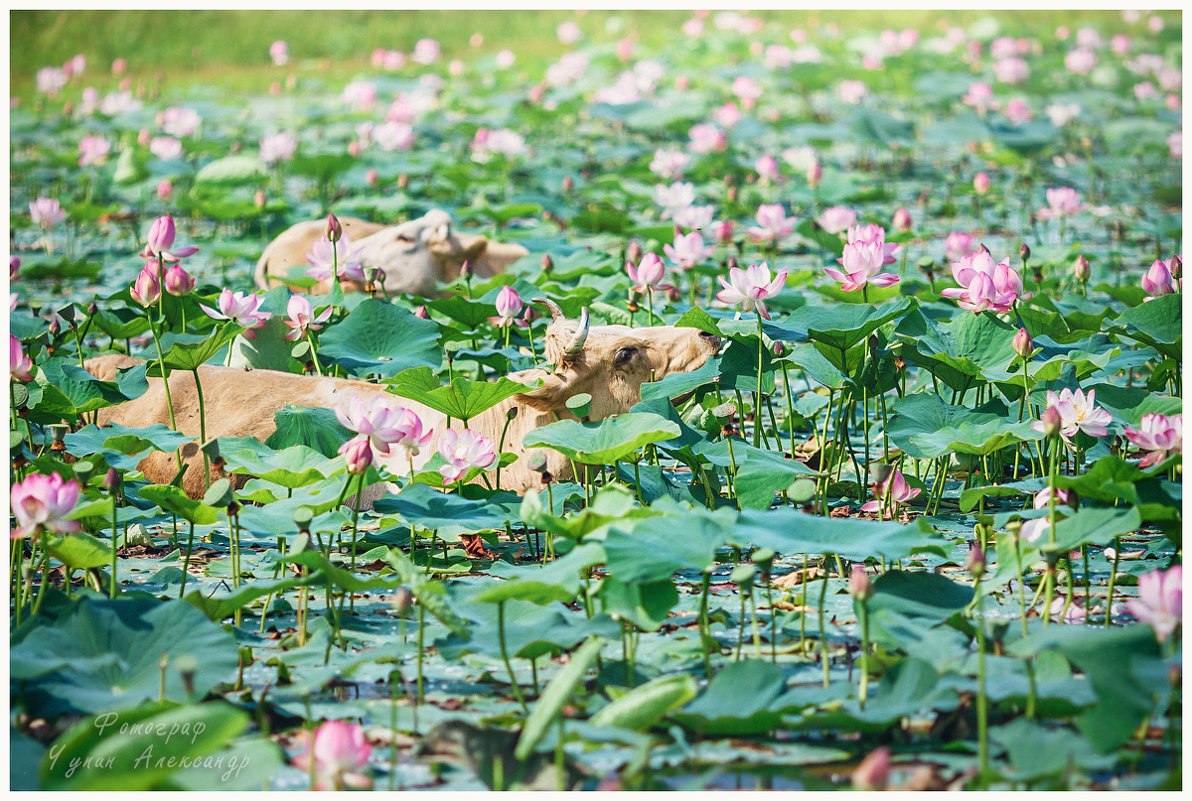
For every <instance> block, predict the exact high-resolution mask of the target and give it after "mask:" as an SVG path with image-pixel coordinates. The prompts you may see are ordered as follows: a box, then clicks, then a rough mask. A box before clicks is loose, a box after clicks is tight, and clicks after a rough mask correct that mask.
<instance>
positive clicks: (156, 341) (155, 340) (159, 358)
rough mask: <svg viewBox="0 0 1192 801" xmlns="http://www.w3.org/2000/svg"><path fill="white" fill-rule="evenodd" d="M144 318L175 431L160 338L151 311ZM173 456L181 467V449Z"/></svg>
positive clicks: (172, 404) (172, 403) (167, 376)
mask: <svg viewBox="0 0 1192 801" xmlns="http://www.w3.org/2000/svg"><path fill="white" fill-rule="evenodd" d="M145 318H146V319H147V320H148V321H149V331H150V332H151V333H152V334H153V344H154V345H155V346H156V347H157V364H158V366H159V367H160V369H161V385H162V388H163V389H165V393H166V409H168V410H169V412H170V428H172V429H173V430H175V431H177V430H178V422H177V421H176V420H175V419H174V401H173V399H172V398H171V397H170V374H169V373H167V372H166V359H165V356H163V355H162V352H161V340H160V339H158V338H157V328H156V326H154V325H153V313H152V312H149V311H147V312H146V313H145ZM174 458H175V459H177V460H178V469H179V470H181V469H182V451H181V450H180V449H177V450H175V451H174Z"/></svg>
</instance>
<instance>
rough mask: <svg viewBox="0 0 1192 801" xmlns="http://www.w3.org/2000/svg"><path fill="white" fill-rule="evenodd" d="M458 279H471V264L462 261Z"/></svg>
mask: <svg viewBox="0 0 1192 801" xmlns="http://www.w3.org/2000/svg"><path fill="white" fill-rule="evenodd" d="M459 277H460V279H462V280H464V281H468V280H470V279H471V278H472V263H471V262H470V261H468V260H467V259H464V263H463V264H461V265H460V266H459Z"/></svg>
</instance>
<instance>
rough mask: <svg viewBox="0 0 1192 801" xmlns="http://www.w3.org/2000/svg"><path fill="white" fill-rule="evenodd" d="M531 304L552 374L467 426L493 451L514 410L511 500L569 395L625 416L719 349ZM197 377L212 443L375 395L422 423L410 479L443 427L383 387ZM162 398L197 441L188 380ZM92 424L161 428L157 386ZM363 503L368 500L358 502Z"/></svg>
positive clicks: (552, 460)
mask: <svg viewBox="0 0 1192 801" xmlns="http://www.w3.org/2000/svg"><path fill="white" fill-rule="evenodd" d="M536 300H537V301H538V302H542V303H544V304H545V305H547V306H548V307H549V308H550V311H551V316H552V318H553V319H552V322H551V324H550V326H549V327H548V328H547V333H546V340H545V353H546V356H547V358H548V359H549V360H550V361H551V363H552V364H554V365H555V369H554V370H544V369H539V368H534V369H531V370H522V371H520V372H517V373H513V374H512V375H510V378H512V379H514V380H516V381H519V382H522V383H526V384H534V383H536V382H537V381H539V380H540V381H541V384H540V385H538V386H536V387H532V388H527V389H526V391H525V392H522V393H519V394H517V395H514V396H513V397H511V398H508V399H506V400H505V401H503V402H501V403H500V404H497V405H496V406H495V407H493V408H491V409H489V410H488V411H486V412H484V413H483V414H481V415H479V416H477V417H475V418H473V419H472V420H471V421H470V422H469V426H468V427H469V428H471V429H472V430H474V431H476V432H478V433H481V434H484V435H485V436H487V437H489V438H490V439H492V441H493V442H494V443H497V442H499V441H500V438H501V432H502V430H503V429H504V427H505V425H506V421H507V419H508V414H509V411H510V410H511V409H513V408H515V407H516V408H517V410H518V414H517V417H516V418H515V419H514V420H513V422H512V424H510V426H509V431H508V434H507V435H506V438H505V447H504V450H506V451H510V452H512V453H514V454H517V456H518V460H517V462H515V463H514V464H513V465H511V466H509V467H507V468H504V469H503V470H502V471H501V486H502V487H503V488H507V489H512V490H515V491H518V492H523V491H525V490H527V489H529V488H531V487H536V486H540V480H541V479H540V476H539V475H538V474H537V473H535V472H533V471H532V470H531V469H530V468H529V465H528V460H527V459H526V458H524V457H525V455H526V448H525V447H524V446H523V444H522V439H523V437H524V436H525V434H526V433H527V432H529V431H533V430H534V429H536V428H541V427H542V426H544V425H548V424H550V423H552V422H554V421H555V420H557V419H562V418H571V419H574V415H572V414H571V412H570V411H569V410H568V409H567V406H566V402H567V399H568V398H570V397H572V396H573V395H577V394H579V393H588V394H589V395H591V396H592V404H591V411H590V413H589V419H591V420H601V419H603V418H605V417H608V416H609V415H613V414H619V413H623V412H627V411H629V409H630V407H631V406H633V405H634V404H635V403H637V402H638V401H639V400H641V385H642V384H643V383H644V382H646V381H650V380H656V379H661V378H663V377H664V376H667V375H669V374H671V373H682V372H687V371H690V370H695V369H697V368H698V367H700V366H701V365H703V363H704V362H705V361H707V360H708V358H709V357H710V356H712V355H714V354H715V353H716V351H717V350H718V349H719V347H720V339H719V337H716V336H713V335H711V334H708V333H706V332H703V331H698V330H696V329H694V328H675V327H673V326H655V327H652V328H629V327H628V326H622V325H599V326H593V325H590V324H589V323H588V316H587V312H586V310H585V312H584V314H583V315H582V316H581V318H580V320H579V322H578V323H577V322H573V321H570V320H568V319H566V317H565V316H564V315H563V312H562V311H561V310H560V309H559V307H558V306H557V305H556V304H554V303H553V302H551V301H548V300H545V299H543V298H539V299H536ZM138 362H139V360H137V359H133V358H131V357H129V356H124V355H111V356H101V357H99V358H96V359H92V360H90V361H89V362H88V363H87V369H88V370H90V371H91V372H92V373H93V374H95V375H96V376H98V377H100V378H102V379H112V378H113V377H114V376H115V375H116V371H117V369H119V368H122V367H127V366H129V365H132V364H136V363H138ZM199 377H200V380H201V382H202V388H203V396H204V399H205V402H206V403H205V406H206V416H207V436H208V438H212V439H213V438H216V437H256V438H258V439H265V438H266V437H268V436H269V435H270V434H271V433H273V431H274V430H275V428H276V425H275V423H274V414H275V413H276V412H277V411H279V410H280V409H281V408H282V407H283V406H284V405H285V404H287V403H289V404H294V405H296V406H316V407H324V408H334V407H336V406H337V405H338V406H344V407H346V405H347V403H348V400H349V398H351V397H352V396H353V395H360V396H362V397H366V398H370V397H372V396H374V395H384V397H386V398H388V399H390V401H391V405H392V406H393V407H402V408H407V409H412V410H413V411H414V412H416V413H417V414H418V416H419V417H420V418H421V419H422V423H423V427H424V430H426V429H433V430H434V431H435V437H434V438H433V439H432V441H431V446H430V447H429V448H426V449H424V450H423V451H422V453H421V454H420V455H419V456H418V457H415V459H414V466H415V469H419V468H421V466H422V465H424V464H426V462H428V461H429V460H430V459H431V457H432V456H433V455H434V454H435V453H436V452H437V443H438V434H439V433H441V432H442V431H443V429H444V427H445V424H446V417H445V416H444V415H443V414H441V413H440V412H436V411H434V410H433V409H429V408H427V407H425V406H423V405H421V404H419V403H416V402H414V401H411V400H407V399H406V398H401V397H398V396H396V395H392V394H387V393H385V385H384V384H369V383H366V382H363V381H348V380H344V379H338V378H315V377H311V376H301V375H294V374H292V373H283V372H277V371H274V370H245V369H244V368H229V367H216V366H211V365H207V366H204V367H201V368H200V369H199ZM170 394H171V396H172V399H173V406H174V413H175V419H176V421H177V424H178V428H179V430H181V431H182V432H183V433H185V434H187V435H189V436H193V437H198V436H199V407H198V397H197V394H196V392H195V384H194V379H193V378H192V376H191V374H190V373H189V372H183V371H177V372H174V373H172V374H171V375H170ZM99 421H100V423H101V424H104V423H119V424H121V425H126V426H148V425H152V424H153V423H165V424H169V413H168V412H167V409H166V402H165V392H164V391H163V388H162V383H161V379H153V378H151V379H149V389H148V390H147V391H146V392H145V394H143V395H142V396H141V397H139V398H137V399H135V400H131V401H128V402H127V403H123V404H120V405H119V406H115V407H111V408H108V409H103V410H101V411H100V413H99ZM451 427H452V428H455V429H461V428H463V425H462V424H461V423H460V421H458V420H453V421H452V422H451ZM543 453H544V454H545V455H546V457H547V469H548V470H549V471H550V472H551V474H552V475H554V476H555V477H556V478H560V479H562V478H569V477H571V476H572V470H571V464H570V462H569V461H568V459H566V458H565V457H564V456H562V455H561V454H559V453H557V452H556V451H553V450H547V449H544V450H543ZM182 456H183V460H184V462H185V463H187V464H189V468H188V469H187V471H186V474H185V476H184V478H183V483H182V487H183V489H184V490H185V491H186V492H187V494H188V495H190V496H191V497H196V498H197V497H200V496H202V494H203V491H204V473H203V456H202V453H201V452H200V450H199V446H198V443H197V441H196V442H194V443H191V444H189V445H186V446H184V447H183V448H182ZM386 466H387V467H388V468H389V470H390V472H391V473H394V474H395V475H402V474H405V473H407V472H408V468H407V466H406V465H405V463H404V462H400V461H389V462H386ZM139 467H140V469H141V471H142V472H143V473H144V474H145V477H146V478H147V479H149V480H150V481H153V482H157V483H167V482H169V481H170V480H171V479H172V478H173V476H174V474H175V473H176V472H177V463H176V461H175V459H174V457H173V454H165V453H160V452H155V453H153V454H151V455H150V456H148V457H146V459H144V460H143V461H142V462H141V464H140V466H139ZM375 496H376V492H374V493H372V497H375ZM366 499H369V494H368V493H367V492H366Z"/></svg>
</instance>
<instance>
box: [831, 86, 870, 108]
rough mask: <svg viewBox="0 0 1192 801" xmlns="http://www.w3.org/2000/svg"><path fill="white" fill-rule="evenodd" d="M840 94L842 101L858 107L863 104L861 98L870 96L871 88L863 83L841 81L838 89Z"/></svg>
mask: <svg viewBox="0 0 1192 801" xmlns="http://www.w3.org/2000/svg"><path fill="white" fill-rule="evenodd" d="M837 91H838V92H839V93H840V99H841V100H843V101H844V102H845V103H848V104H850V105H853V106H855V105H857V104H858V103H860V102H861V98H863V97H865V95H867V94H869V88H868V87H867V86H866V85H865V83H864V82H863V81H841V82H840V85H839V86H838V87H837Z"/></svg>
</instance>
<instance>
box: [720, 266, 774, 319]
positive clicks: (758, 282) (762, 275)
mask: <svg viewBox="0 0 1192 801" xmlns="http://www.w3.org/2000/svg"><path fill="white" fill-rule="evenodd" d="M728 275H729V280H728V281H725V280H724V277H723V276H717V277H716V280H718V281H720V285H721V286H723V287H724V289H722V290H720V291H719V292H717V293H716V300H718V301H720V302H721V303H723V304H725V305H727V306H740V307H741V310H742V311H753V310H754V309H755V308H756V309H757V311H758V313H759V314H761V316H762V317H763V318H765V319H767V320H769V319H770V313H769V312H768V311H766V304H765V303H764V301H765V300H767V299H769V298H772V297H774V296H776V295H777V294H778V293H779V292H781V291H782V287H783V286H785V285H786V270H779V271H778V275H776V276H774V278H773V280H771V278H770V265H769V264H768V263H767V262H762V263H761V264H751V265H749V267H747V268H746V269H744V270H742V269H741V268H740V267H730V268H729V271H728Z"/></svg>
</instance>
